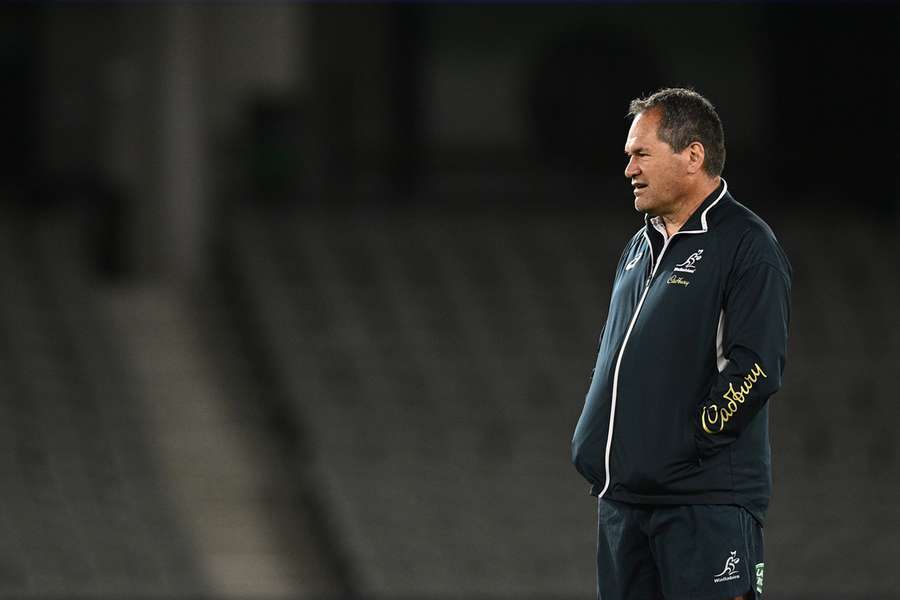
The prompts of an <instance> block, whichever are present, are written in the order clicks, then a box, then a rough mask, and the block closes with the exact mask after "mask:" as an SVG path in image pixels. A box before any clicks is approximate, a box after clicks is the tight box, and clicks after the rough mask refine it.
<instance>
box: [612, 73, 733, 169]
mask: <svg viewBox="0 0 900 600" xmlns="http://www.w3.org/2000/svg"><path fill="white" fill-rule="evenodd" d="M649 110H659V112H660V117H661V119H660V122H659V129H658V130H657V132H656V135H657V137H659V139H660V140H662V141H663V142H665V143H667V144H668V145H669V146H670V147H671V148H672V150H673V151H675V152H681V151H682V150H684V149H685V148H687V147H688V146H689V145H690V144H691V143H693V142H700V143H701V144H703V149H704V150H705V153H706V158H705V159H704V161H703V170H704V171H706V173H707V174H708V175H710V176H711V177H716V176H718V175H721V174H722V169H723V168H725V131H724V130H723V129H722V121H721V120H720V119H719V115H718V114H716V109H715V107H714V106H713V105H712V103H711V102H710V101H709V100H707V99H706V98H704V97H703V96H701V95H700V94H698V93H697V92H695V91H694V90H692V89H688V88H664V89H661V90H659V91H658V92H655V93H654V94H652V95H650V96H648V97H646V98H635V99H634V100H632V101H631V104H630V105H629V107H628V115H629V116H637V115H638V114H639V113H642V112H646V111H649Z"/></svg>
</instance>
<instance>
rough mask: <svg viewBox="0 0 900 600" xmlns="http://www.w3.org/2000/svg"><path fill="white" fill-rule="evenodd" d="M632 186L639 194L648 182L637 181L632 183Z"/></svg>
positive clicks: (636, 193) (635, 193)
mask: <svg viewBox="0 0 900 600" xmlns="http://www.w3.org/2000/svg"><path fill="white" fill-rule="evenodd" d="M631 187H632V188H634V195H635V196H637V195H638V194H640V193H641V191H642V190H643V189H644V188H646V187H647V184H646V183H637V182H635V183H632V184H631Z"/></svg>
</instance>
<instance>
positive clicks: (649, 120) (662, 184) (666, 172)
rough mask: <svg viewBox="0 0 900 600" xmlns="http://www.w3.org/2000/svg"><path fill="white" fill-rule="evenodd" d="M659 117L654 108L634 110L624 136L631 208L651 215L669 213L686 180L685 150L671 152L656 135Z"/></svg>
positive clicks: (671, 211)
mask: <svg viewBox="0 0 900 600" xmlns="http://www.w3.org/2000/svg"><path fill="white" fill-rule="evenodd" d="M660 120H661V115H660V113H659V111H658V110H653V109H651V110H649V111H646V112H642V113H638V115H637V116H636V117H635V118H634V121H632V123H631V128H630V129H629V130H628V138H627V139H626V140H625V154H626V155H627V156H628V165H626V167H625V177H627V178H628V179H630V180H631V186H632V189H633V190H634V208H635V210H637V211H639V212H643V213H647V214H649V215H650V216H653V217H655V216H660V215H667V214H671V213H673V212H674V211H675V210H676V209H677V208H678V206H679V205H680V202H681V200H682V199H683V198H684V196H685V194H686V191H687V190H686V186H687V183H688V181H687V175H688V171H687V163H688V158H687V153H688V151H687V149H685V151H684V152H682V153H675V152H673V151H672V148H671V146H669V145H668V144H667V143H665V142H663V141H661V140H660V139H659V138H658V137H656V131H657V128H658V126H659V122H660Z"/></svg>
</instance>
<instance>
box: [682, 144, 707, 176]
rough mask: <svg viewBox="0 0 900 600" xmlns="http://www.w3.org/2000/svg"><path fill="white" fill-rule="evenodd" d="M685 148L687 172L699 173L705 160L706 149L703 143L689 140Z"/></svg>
mask: <svg viewBox="0 0 900 600" xmlns="http://www.w3.org/2000/svg"><path fill="white" fill-rule="evenodd" d="M685 150H686V151H687V159H688V163H687V169H688V173H690V174H691V175H693V174H695V173H699V172H700V170H701V169H702V168H703V163H704V162H705V161H706V149H704V148H703V144H701V143H700V142H691V143H690V144H688V147H687V148H685Z"/></svg>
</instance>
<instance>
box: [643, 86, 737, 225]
mask: <svg viewBox="0 0 900 600" xmlns="http://www.w3.org/2000/svg"><path fill="white" fill-rule="evenodd" d="M628 114H629V115H631V116H634V121H632V123H631V128H630V129H629V131H628V138H627V139H626V141H625V154H626V155H627V156H628V165H627V166H626V167H625V177H628V178H629V179H631V183H632V186H633V187H634V196H635V199H634V206H635V208H636V209H637V210H639V211H641V212H646V213H648V214H650V215H654V216H655V215H666V214H671V213H672V212H673V211H675V210H677V209H678V208H680V207H681V206H682V205H683V203H684V202H685V201H686V200H687V199H691V198H693V197H694V196H695V195H696V194H697V193H699V191H701V190H705V189H706V188H708V187H709V185H710V184H711V182H717V181H718V177H719V175H720V174H721V173H722V168H723V167H724V165H725V134H724V132H723V130H722V122H721V121H720V120H719V116H718V115H717V114H716V111H715V109H714V108H713V106H712V104H710V102H709V101H708V100H707V99H706V98H704V97H703V96H701V95H700V94H698V93H697V92H695V91H693V90H688V89H683V88H667V89H663V90H660V91H658V92H656V93H655V94H653V95H651V96H649V97H647V98H637V99H635V100H632V101H631V106H630V107H629V111H628Z"/></svg>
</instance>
